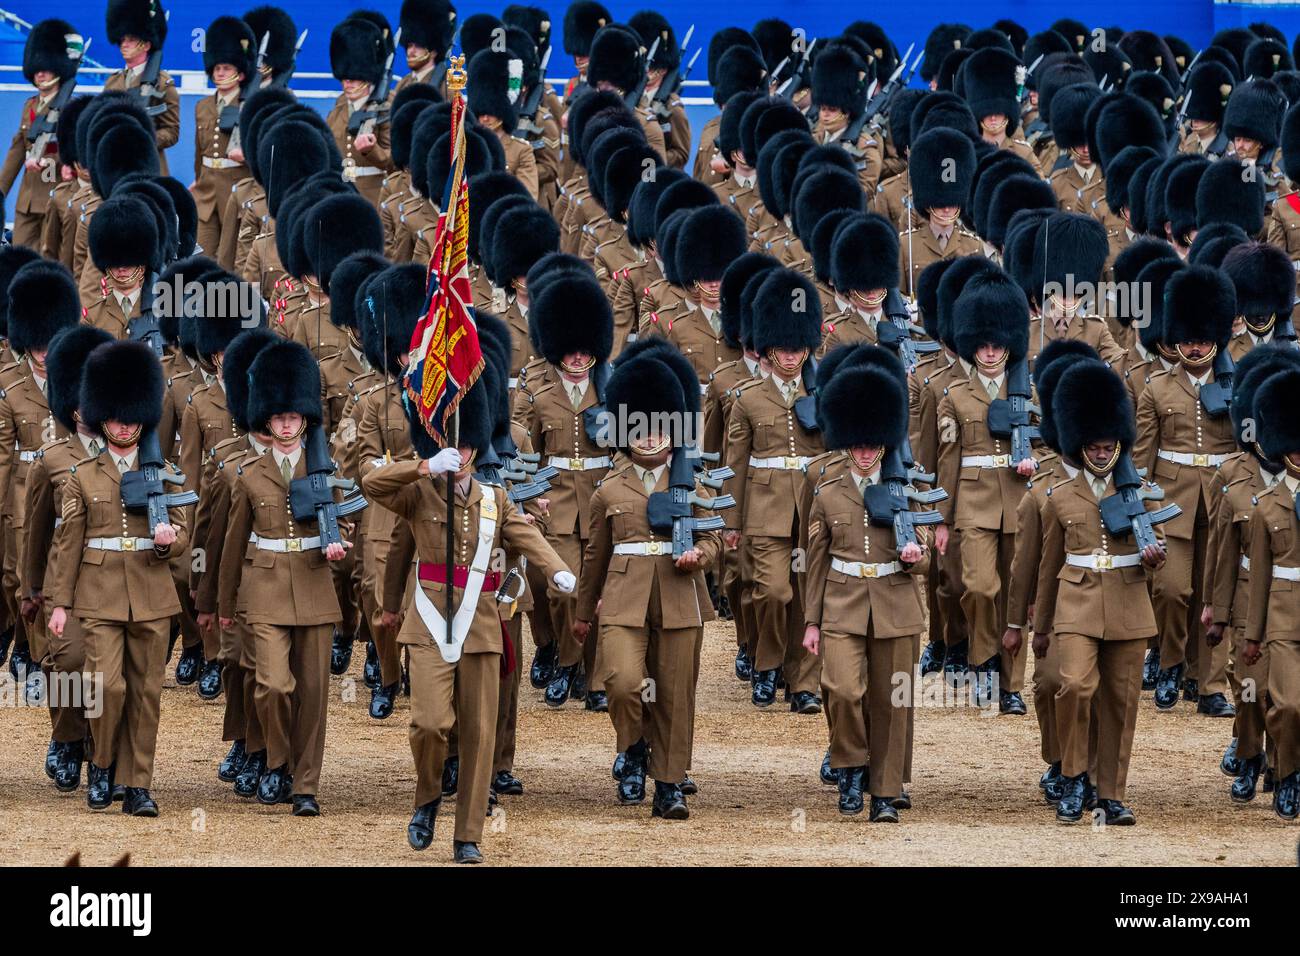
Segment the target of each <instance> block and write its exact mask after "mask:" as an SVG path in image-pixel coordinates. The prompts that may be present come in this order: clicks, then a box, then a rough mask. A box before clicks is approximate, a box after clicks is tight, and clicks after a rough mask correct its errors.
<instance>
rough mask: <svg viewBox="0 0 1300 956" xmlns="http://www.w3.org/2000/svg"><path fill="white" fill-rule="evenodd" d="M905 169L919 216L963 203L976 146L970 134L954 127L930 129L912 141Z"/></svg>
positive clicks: (973, 166)
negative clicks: (965, 134) (967, 134)
mask: <svg viewBox="0 0 1300 956" xmlns="http://www.w3.org/2000/svg"><path fill="white" fill-rule="evenodd" d="M907 169H908V173H909V175H910V177H911V181H912V198H913V200H914V203H915V207H916V209H917V210H918V211H920V212H921V214H922V215H925V214H926V213H928V211H929V210H931V209H941V208H944V207H949V206H964V205H966V199H967V192H968V191H969V190H970V186H971V177H972V175H974V172H975V147H974V145H973V144H972V143H971V141H970V139H969V137H967V136H964V135H962V134H961V133H958V132H956V131H954V130H950V129H932V130H929V131H928V132H925V133H922V134H921V135H920V136H918V137H917V138H916V139H915V140H913V142H912V149H911V152H910V153H909V154H908V161H907ZM950 172H951V173H952V175H949V173H950Z"/></svg>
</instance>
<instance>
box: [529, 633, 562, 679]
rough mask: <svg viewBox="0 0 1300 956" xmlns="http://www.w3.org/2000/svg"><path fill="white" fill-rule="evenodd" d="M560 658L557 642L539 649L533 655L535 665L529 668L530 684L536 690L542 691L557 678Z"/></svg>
mask: <svg viewBox="0 0 1300 956" xmlns="http://www.w3.org/2000/svg"><path fill="white" fill-rule="evenodd" d="M559 657H560V648H559V645H558V644H556V642H555V641H551V643H549V644H547V645H545V646H543V647H539V648H537V650H536V651H535V652H534V654H533V664H532V666H531V667H530V668H528V683H530V684H532V685H533V689H534V690H541V689H542V688H543V687H545V686H546V685H547V684H549V683H550V682H551V678H553V677H554V676H555V665H556V662H557V661H558V660H559Z"/></svg>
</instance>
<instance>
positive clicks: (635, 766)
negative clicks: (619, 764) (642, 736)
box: [618, 740, 646, 804]
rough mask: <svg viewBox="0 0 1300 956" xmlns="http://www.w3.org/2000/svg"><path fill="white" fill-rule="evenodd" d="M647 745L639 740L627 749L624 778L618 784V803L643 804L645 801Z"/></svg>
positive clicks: (624, 761)
mask: <svg viewBox="0 0 1300 956" xmlns="http://www.w3.org/2000/svg"><path fill="white" fill-rule="evenodd" d="M645 765H646V745H645V741H644V740H638V741H637V742H636V743H634V744H633V745H632V746H631V747H628V748H627V754H626V755H625V757H624V760H623V776H622V778H621V779H620V780H619V782H618V802H619V803H622V804H632V803H641V802H642V801H644V800H645Z"/></svg>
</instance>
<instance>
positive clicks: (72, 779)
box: [54, 740, 85, 793]
mask: <svg viewBox="0 0 1300 956" xmlns="http://www.w3.org/2000/svg"><path fill="white" fill-rule="evenodd" d="M84 757H85V744H83V743H82V742H81V741H80V740H77V741H74V742H72V743H70V744H64V745H63V753H62V755H61V758H60V760H59V766H58V768H57V769H56V770H55V771H54V786H55V788H56V789H57V790H58V791H59V792H60V793H72V791H74V790H76V789H77V787H79V786H81V761H82V760H83V759H84Z"/></svg>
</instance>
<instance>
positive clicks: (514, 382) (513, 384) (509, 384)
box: [506, 378, 519, 388]
mask: <svg viewBox="0 0 1300 956" xmlns="http://www.w3.org/2000/svg"><path fill="white" fill-rule="evenodd" d="M518 387H519V379H517V378H512V379H507V381H506V388H518Z"/></svg>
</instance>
